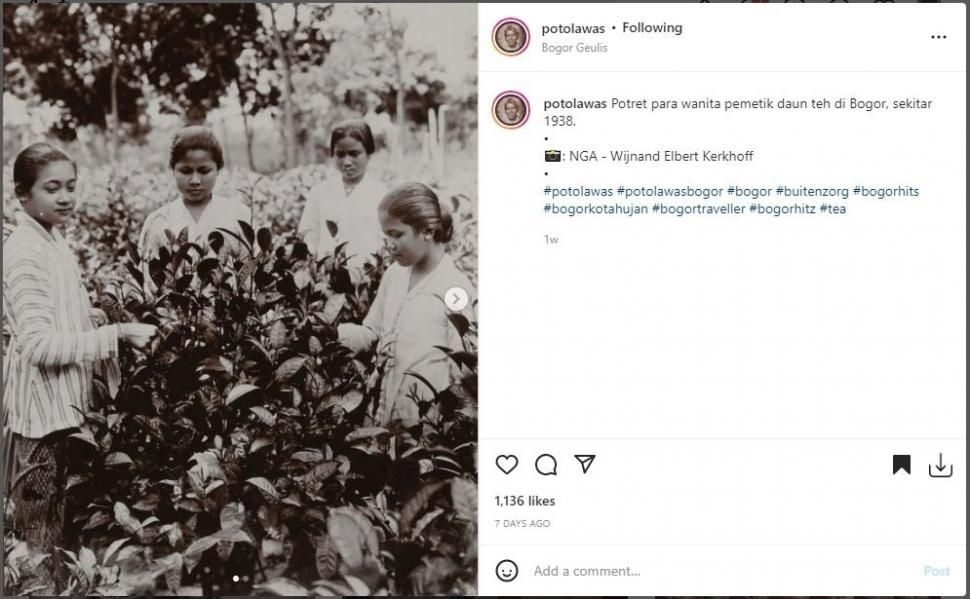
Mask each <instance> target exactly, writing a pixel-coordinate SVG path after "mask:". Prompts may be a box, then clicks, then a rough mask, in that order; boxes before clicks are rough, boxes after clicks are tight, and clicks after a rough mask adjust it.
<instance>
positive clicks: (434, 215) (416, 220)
mask: <svg viewBox="0 0 970 599" xmlns="http://www.w3.org/2000/svg"><path fill="white" fill-rule="evenodd" d="M380 209H381V211H383V212H385V213H387V214H388V215H389V216H390V217H391V218H395V219H397V220H399V221H401V222H402V223H404V224H406V225H408V226H410V227H412V228H413V229H414V230H415V231H417V232H418V233H425V232H428V231H431V232H432V233H433V237H432V239H434V241H435V242H437V243H448V242H449V241H451V236H452V234H453V233H454V225H453V224H452V219H451V213H450V212H449V211H448V210H447V209H444V208H442V207H441V203H440V202H439V201H438V196H437V195H435V192H433V191H431V188H430V187H428V186H427V185H423V184H421V183H405V184H403V185H399V186H397V187H395V188H394V189H392V190H391V191H389V192H387V195H386V196H384V199H383V200H381V206H380Z"/></svg>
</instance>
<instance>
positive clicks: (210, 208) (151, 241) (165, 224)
mask: <svg viewBox="0 0 970 599" xmlns="http://www.w3.org/2000/svg"><path fill="white" fill-rule="evenodd" d="M239 221H244V222H247V223H252V220H251V212H250V210H249V208H248V207H247V206H245V205H244V204H243V203H242V202H240V201H238V200H235V199H232V198H226V197H220V196H213V197H212V200H211V201H210V202H209V204H208V205H207V206H206V207H205V210H204V211H203V212H202V216H200V217H199V220H198V221H196V220H195V218H193V216H192V214H191V213H190V212H189V209H188V208H186V206H185V202H184V200H182V198H177V199H175V200H173V201H171V202H169V203H168V204H165V205H164V206H162V207H161V208H159V209H157V210H155V211H154V212H152V213H151V214H149V215H148V218H146V219H145V223H144V225H142V229H141V235H139V236H138V251H139V252H140V253H141V255H142V257H143V258H145V259H147V258H149V257H154V256H155V254H157V253H158V250H159V248H161V247H167V246H168V244H169V242H168V237H167V236H166V235H165V231H166V230H168V231H171V232H172V233H173V234H174V235H175V236H176V237H178V235H179V233H180V232H181V231H182V229H188V239H189V241H190V242H193V243H197V244H199V245H200V246H201V247H203V248H205V247H208V245H207V244H208V238H209V233H211V232H212V231H215V230H216V229H220V228H222V229H228V230H230V231H233V232H237V233H238V232H239ZM253 228H254V229H256V228H258V227H253ZM226 241H227V242H231V239H228V236H227V239H226Z"/></svg>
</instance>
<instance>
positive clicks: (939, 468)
mask: <svg viewBox="0 0 970 599" xmlns="http://www.w3.org/2000/svg"><path fill="white" fill-rule="evenodd" d="M934 469H936V472H933V470H934ZM929 470H930V476H931V477H932V478H950V477H951V476H953V464H946V465H944V464H943V454H942V453H941V454H940V463H939V464H936V465H933V464H930V465H929Z"/></svg>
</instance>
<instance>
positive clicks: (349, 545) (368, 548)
mask: <svg viewBox="0 0 970 599" xmlns="http://www.w3.org/2000/svg"><path fill="white" fill-rule="evenodd" d="M327 530H329V531H330V535H331V537H330V538H331V539H333V543H334V546H335V547H336V548H337V551H338V552H339V553H340V557H341V558H343V561H344V563H346V564H347V566H348V567H349V568H350V569H351V570H355V569H357V568H359V567H361V566H362V565H363V563H364V555H365V552H369V553H370V554H371V555H376V554H377V549H378V541H377V533H376V532H375V531H374V526H373V525H372V524H371V523H370V521H369V520H368V519H367V518H366V517H364V515H363V514H361V513H360V512H358V511H357V510H356V509H355V508H353V507H339V508H334V509H332V510H330V516H329V517H328V518H327Z"/></svg>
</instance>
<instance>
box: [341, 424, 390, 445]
mask: <svg viewBox="0 0 970 599" xmlns="http://www.w3.org/2000/svg"><path fill="white" fill-rule="evenodd" d="M386 433H387V429H386V428H382V427H380V426H366V427H363V428H359V429H357V430H355V431H353V432H352V433H350V434H348V435H347V438H346V439H344V440H345V441H346V442H347V443H353V442H354V441H361V440H363V439H369V438H371V437H376V436H378V435H383V434H386Z"/></svg>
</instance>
